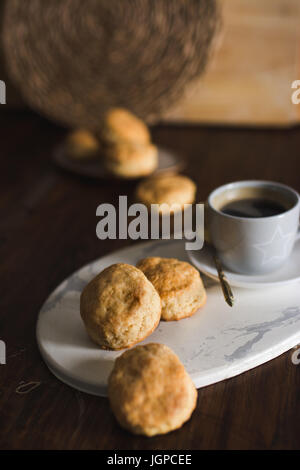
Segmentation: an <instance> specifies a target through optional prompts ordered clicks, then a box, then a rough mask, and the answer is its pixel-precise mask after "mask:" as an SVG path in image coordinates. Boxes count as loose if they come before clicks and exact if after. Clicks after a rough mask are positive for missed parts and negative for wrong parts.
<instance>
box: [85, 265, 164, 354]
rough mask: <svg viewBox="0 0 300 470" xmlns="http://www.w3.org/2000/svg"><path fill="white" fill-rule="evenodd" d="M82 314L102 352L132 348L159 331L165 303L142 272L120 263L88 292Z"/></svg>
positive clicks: (104, 273) (96, 278)
mask: <svg viewBox="0 0 300 470" xmlns="http://www.w3.org/2000/svg"><path fill="white" fill-rule="evenodd" d="M80 314H81V317H82V319H83V322H84V324H85V327H86V330H87V332H88V334H89V336H90V338H91V339H92V340H93V341H95V343H97V344H98V345H99V346H100V347H101V348H102V349H122V348H129V347H130V346H132V345H133V344H135V343H137V342H139V341H142V340H143V339H144V338H146V337H147V336H148V335H150V334H151V333H152V332H153V331H154V330H155V328H156V327H157V325H158V323H159V320H160V315H161V300H160V297H159V295H158V293H157V292H156V290H155V288H154V287H153V284H151V282H150V281H148V279H147V278H146V276H145V275H144V274H143V273H142V272H141V271H140V270H139V269H137V268H136V267H134V266H131V265H129V264H124V263H118V264H113V265H112V266H109V267H108V268H106V269H104V271H102V272H101V273H100V274H98V275H97V276H96V277H95V278H94V279H93V280H92V281H91V282H90V283H89V284H88V285H87V286H86V287H85V288H84V290H83V291H82V293H81V297H80Z"/></svg>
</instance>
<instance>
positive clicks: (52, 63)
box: [3, 0, 219, 129]
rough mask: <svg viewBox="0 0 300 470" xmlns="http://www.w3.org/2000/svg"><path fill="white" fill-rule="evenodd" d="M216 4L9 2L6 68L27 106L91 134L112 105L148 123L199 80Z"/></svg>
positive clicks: (193, 0) (205, 0)
mask: <svg viewBox="0 0 300 470" xmlns="http://www.w3.org/2000/svg"><path fill="white" fill-rule="evenodd" d="M218 11H219V10H218V7H217V4H216V0H109V1H108V0H84V1H82V0H51V1H47V2H46V1H45V0H26V1H24V0H9V1H8V2H7V3H6V8H5V12H4V21H3V44H4V53H5V58H6V63H7V68H8V71H9V73H10V76H11V78H12V79H13V81H14V82H15V84H16V85H17V87H18V89H19V90H20V91H21V93H22V95H23V97H24V99H25V101H26V102H28V103H29V104H30V105H31V106H32V107H33V108H35V109H36V110H38V111H40V112H42V113H44V114H45V115H47V116H48V117H50V118H52V119H54V120H56V121H59V122H61V123H63V124H65V125H68V126H84V127H89V128H91V129H96V128H97V126H98V125H99V120H100V117H101V114H102V113H103V112H104V111H105V110H106V109H107V108H108V107H110V106H124V107H126V108H129V109H131V110H132V111H133V112H135V113H136V114H137V115H139V116H140V117H142V118H143V119H145V120H147V121H148V122H151V121H152V122H153V121H155V120H157V119H158V118H159V117H160V116H161V115H162V114H163V112H164V110H166V109H167V108H168V107H169V106H170V105H171V104H173V103H174V102H175V101H176V100H177V99H178V98H179V97H180V96H181V94H182V93H183V91H184V89H185V87H186V85H187V84H188V83H189V82H190V81H191V80H193V79H194V78H195V77H198V76H199V74H201V73H202V72H203V71H204V69H205V65H206V63H207V60H208V57H209V53H210V49H211V44H212V39H213V37H214V34H215V31H216V29H217V26H218V24H219V13H218Z"/></svg>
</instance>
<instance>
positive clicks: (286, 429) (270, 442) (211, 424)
mask: <svg viewBox="0 0 300 470" xmlns="http://www.w3.org/2000/svg"><path fill="white" fill-rule="evenodd" d="M64 135H65V130H63V129H61V128H59V127H57V126H55V125H54V124H51V123H49V122H47V121H46V120H44V119H42V118H40V117H38V116H37V115H34V114H33V113H29V112H24V113H20V114H16V113H13V112H9V113H5V114H2V115H0V142H1V160H0V161H1V171H0V175H1V198H0V227H1V228H0V260H1V271H0V276H1V277H0V291H1V296H0V299H1V309H0V339H2V340H3V341H5V343H6V346H7V364H6V365H1V366H0V448H1V449H296V448H298V449H299V448H300V366H295V365H293V364H292V362H291V352H288V353H286V354H284V355H282V356H280V357H278V358H277V359H275V360H273V361H271V362H269V363H267V364H265V365H263V366H261V367H258V368H256V369H254V370H252V371H250V372H247V373H244V374H242V375H240V376H238V377H236V378H233V379H230V380H227V381H224V382H221V383H218V384H216V385H212V386H209V387H206V388H203V389H201V390H199V394H198V396H199V398H198V405H197V409H196V411H195V412H194V414H193V416H192V419H191V420H190V421H189V422H188V423H186V424H185V425H184V426H183V427H182V428H181V429H180V430H178V431H176V432H172V433H170V434H168V435H165V436H159V437H155V438H151V439H147V438H143V437H136V436H133V435H130V434H129V433H127V432H126V431H124V430H122V429H121V428H120V427H119V426H118V425H117V423H116V421H115V419H114V417H113V416H112V413H111V411H110V409H109V406H108V401H107V400H106V399H104V398H97V397H94V396H89V395H86V394H84V393H80V392H78V391H76V390H73V389H72V388H70V387H68V386H66V385H64V384H63V383H61V382H59V381H58V380H57V379H56V378H55V377H54V376H53V375H52V374H51V373H50V372H49V370H48V369H47V367H46V366H45V364H44V363H43V361H42V359H41V357H40V355H39V352H38V349H37V345H36V340H35V324H36V319H37V315H38V312H39V309H40V307H41V305H42V304H43V302H44V300H45V299H46V297H47V296H48V295H49V293H50V292H51V291H52V290H53V289H54V288H55V287H56V286H57V284H59V283H60V282H61V281H62V280H63V279H64V278H65V277H66V276H68V275H69V274H71V273H72V272H73V271H74V270H77V269H78V268H79V267H81V266H82V265H83V264H85V263H87V262H89V261H91V260H93V259H95V258H97V257H99V256H102V255H104V254H106V253H108V252H110V251H112V250H115V249H117V248H120V247H123V246H126V245H128V244H130V243H132V242H130V241H118V240H115V241H104V242H101V241H99V240H98V239H97V238H96V233H95V228H96V222H97V220H96V216H95V210H96V207H97V206H98V205H99V204H100V203H102V202H116V201H117V198H118V195H119V194H129V195H130V194H132V191H133V189H134V183H127V182H124V183H117V182H116V183H113V184H112V183H111V182H105V181H92V180H89V179H81V178H79V177H76V176H73V175H71V174H68V173H66V172H64V171H62V170H60V169H57V168H56V167H55V166H54V165H53V163H52V160H51V153H52V151H53V148H54V147H55V146H56V145H57V144H58V143H59V142H60V141H61V139H62V138H63V137H64ZM153 136H154V140H155V141H156V142H158V143H160V144H162V145H166V146H169V147H171V148H174V149H177V150H180V151H181V152H182V153H183V154H184V155H186V158H187V159H188V167H187V170H186V173H187V174H188V175H190V176H191V177H192V178H193V179H194V180H195V181H196V182H197V184H198V196H199V199H201V200H203V199H204V198H205V197H206V196H207V194H208V193H209V192H210V191H211V190H212V189H213V188H214V187H216V186H218V185H220V184H222V183H226V182H228V181H233V180H238V179H246V178H260V179H273V180H277V181H280V182H283V183H286V184H289V185H292V186H293V187H295V188H296V189H298V190H300V129H299V128H294V129H288V130H264V129H260V130H256V129H253V130H252V129H233V128H221V127H171V126H161V127H157V128H155V129H153ZM31 382H33V383H34V384H35V388H34V389H32V390H31V391H29V392H28V393H20V392H24V391H26V387H25V388H24V387H23V386H24V385H26V384H28V383H31ZM34 384H32V385H34ZM27 387H28V388H29V390H30V387H29V386H27ZM28 388H27V389H28Z"/></svg>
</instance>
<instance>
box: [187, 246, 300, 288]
mask: <svg viewBox="0 0 300 470" xmlns="http://www.w3.org/2000/svg"><path fill="white" fill-rule="evenodd" d="M187 254H188V256H189V259H190V261H191V262H192V263H193V265H194V266H195V267H196V268H197V269H199V271H201V272H202V273H204V274H206V275H207V276H209V277H211V278H213V279H215V280H216V281H218V280H219V278H218V273H217V269H216V266H215V264H214V260H213V257H212V253H211V250H210V248H209V247H205V246H204V247H203V249H202V250H199V251H187ZM224 273H225V275H226V277H227V279H228V281H229V283H230V285H231V286H234V287H245V288H247V289H263V288H264V289H265V288H266V287H277V286H282V285H286V284H292V283H294V282H295V281H300V240H297V241H296V243H295V246H294V249H293V252H292V254H291V256H290V258H289V260H288V261H287V262H286V264H285V265H284V266H283V267H282V268H280V269H278V270H277V271H274V272H272V273H269V274H264V275H251V276H250V275H246V274H239V273H234V272H232V271H228V270H226V269H224Z"/></svg>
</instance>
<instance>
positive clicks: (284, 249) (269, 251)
mask: <svg viewBox="0 0 300 470" xmlns="http://www.w3.org/2000/svg"><path fill="white" fill-rule="evenodd" d="M294 236H295V234H294V233H287V234H284V233H283V232H282V229H281V227H276V230H275V232H274V234H273V235H272V238H271V239H270V240H269V241H267V242H265V243H256V244H255V245H253V246H254V248H256V249H257V250H259V251H260V252H261V253H262V254H263V258H262V262H261V264H262V265H265V264H267V263H270V262H271V261H274V260H278V259H279V260H280V259H284V258H286V256H287V253H288V249H289V248H290V244H291V242H292V241H293V238H294ZM278 242H279V246H280V247H281V249H280V251H279V252H278V253H277V254H276V255H274V246H273V244H274V243H278Z"/></svg>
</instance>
